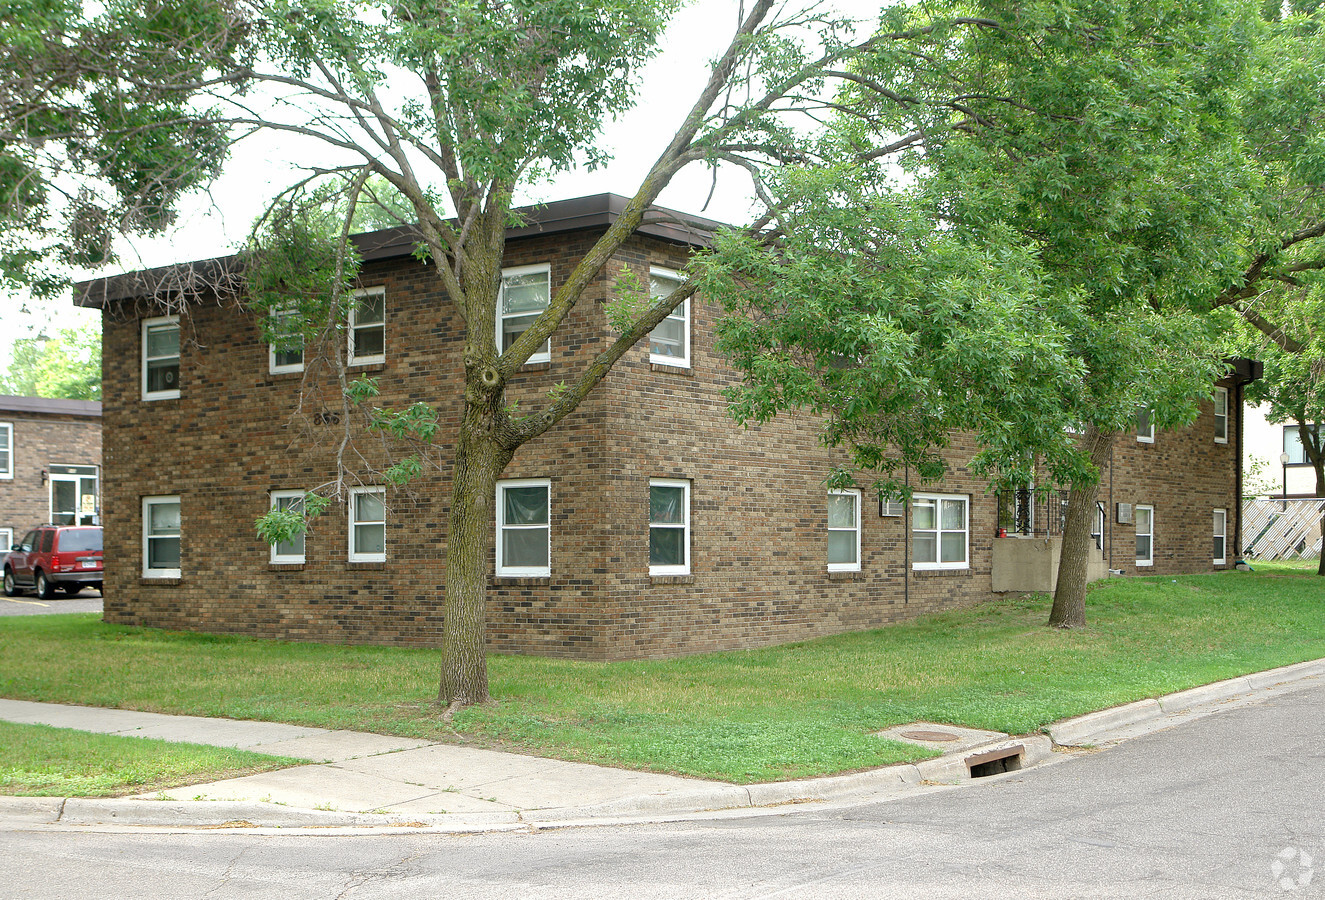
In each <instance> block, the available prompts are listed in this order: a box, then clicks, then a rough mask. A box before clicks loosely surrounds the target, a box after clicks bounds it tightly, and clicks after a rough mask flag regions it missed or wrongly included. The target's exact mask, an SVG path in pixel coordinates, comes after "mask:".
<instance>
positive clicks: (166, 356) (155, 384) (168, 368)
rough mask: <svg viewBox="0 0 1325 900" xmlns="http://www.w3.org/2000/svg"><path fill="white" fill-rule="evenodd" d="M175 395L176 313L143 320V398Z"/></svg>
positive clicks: (176, 378)
mask: <svg viewBox="0 0 1325 900" xmlns="http://www.w3.org/2000/svg"><path fill="white" fill-rule="evenodd" d="M178 396H179V316H158V317H157V318H154V319H143V399H144V400H173V399H174V398H176V397H178Z"/></svg>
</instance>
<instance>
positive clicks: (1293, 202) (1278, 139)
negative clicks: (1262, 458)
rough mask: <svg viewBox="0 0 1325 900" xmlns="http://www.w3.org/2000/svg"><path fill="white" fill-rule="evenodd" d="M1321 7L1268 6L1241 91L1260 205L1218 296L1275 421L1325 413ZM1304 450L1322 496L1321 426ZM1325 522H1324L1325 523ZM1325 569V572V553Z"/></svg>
mask: <svg viewBox="0 0 1325 900" xmlns="http://www.w3.org/2000/svg"><path fill="white" fill-rule="evenodd" d="M1319 7H1320V4H1319V3H1315V2H1307V3H1297V2H1295V3H1292V4H1291V5H1287V6H1284V5H1275V4H1267V6H1266V10H1265V13H1266V17H1267V19H1269V24H1268V27H1267V30H1266V33H1265V39H1264V41H1263V42H1262V44H1261V53H1259V54H1258V55H1257V57H1256V58H1255V62H1256V66H1255V69H1254V71H1253V77H1252V78H1250V79H1249V80H1248V88H1247V90H1246V91H1245V93H1244V95H1243V101H1242V102H1243V116H1244V121H1245V123H1246V125H1245V143H1246V147H1247V151H1248V154H1249V156H1250V158H1251V160H1252V161H1253V163H1254V166H1255V172H1256V175H1257V185H1256V187H1257V191H1256V195H1255V196H1256V198H1257V201H1258V202H1257V205H1256V208H1255V215H1254V216H1253V217H1252V219H1251V220H1250V222H1249V227H1248V229H1247V231H1248V238H1247V239H1246V240H1245V241H1244V242H1243V244H1242V246H1243V248H1244V255H1243V260H1242V264H1243V270H1242V273H1241V277H1240V278H1238V279H1237V280H1236V281H1235V282H1234V283H1233V284H1232V285H1230V286H1229V287H1228V288H1227V289H1226V290H1224V291H1223V292H1221V293H1220V295H1219V296H1218V297H1217V298H1216V300H1215V304H1214V305H1215V306H1216V307H1220V308H1223V309H1225V310H1231V311H1233V313H1235V314H1236V315H1237V316H1238V317H1239V318H1240V320H1241V323H1242V328H1241V330H1238V329H1237V328H1232V329H1231V330H1232V331H1234V332H1236V333H1237V334H1238V335H1239V339H1238V340H1237V341H1236V342H1235V343H1234V344H1233V347H1234V349H1236V350H1237V351H1238V352H1242V353H1246V354H1248V355H1251V356H1255V357H1258V358H1260V359H1261V360H1262V361H1263V362H1264V364H1265V373H1264V377H1263V378H1262V379H1261V380H1260V381H1258V382H1255V383H1253V384H1251V385H1249V386H1248V388H1247V397H1248V399H1250V400H1252V401H1253V402H1263V403H1268V404H1269V406H1270V413H1269V418H1270V419H1271V421H1275V422H1297V423H1299V425H1303V424H1310V423H1319V422H1321V421H1322V420H1325V333H1322V322H1323V321H1325V275H1323V274H1322V273H1325V85H1323V84H1322V81H1321V78H1320V72H1321V70H1322V67H1325V21H1322V14H1321V10H1320V8H1319ZM1300 433H1301V437H1302V439H1303V440H1302V445H1303V452H1304V454H1305V455H1306V458H1307V461H1308V462H1310V463H1311V464H1312V467H1313V469H1314V470H1315V473H1316V493H1317V494H1319V495H1322V496H1325V446H1323V445H1322V435H1321V434H1320V429H1311V428H1302V429H1301V430H1300ZM1322 524H1323V525H1325V522H1322ZM1318 571H1319V573H1320V574H1322V575H1325V554H1322V561H1321V564H1320V568H1319V570H1318Z"/></svg>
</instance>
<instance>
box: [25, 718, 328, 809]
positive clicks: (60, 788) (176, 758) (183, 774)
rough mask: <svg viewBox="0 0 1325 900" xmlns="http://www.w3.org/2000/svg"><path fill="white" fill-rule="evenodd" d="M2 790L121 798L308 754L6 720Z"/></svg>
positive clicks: (258, 769)
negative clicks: (285, 754)
mask: <svg viewBox="0 0 1325 900" xmlns="http://www.w3.org/2000/svg"><path fill="white" fill-rule="evenodd" d="M0 748H3V750H0V794H10V795H12V796H18V797H114V796H120V795H124V794H145V793H150V792H152V791H159V790H165V789H166V788H172V787H178V786H179V785H185V784H199V783H202V782H206V781H219V780H221V779H223V778H238V777H240V776H243V775H252V774H254V773H255V772H266V771H268V770H270V769H279V768H283V767H285V766H294V765H302V764H303V761H302V760H297V759H286V758H283V757H277V756H264V755H262V754H260V753H249V752H248V751H245V750H232V749H230V748H227V747H204V746H202V745H200V744H181V743H175V742H172V741H159V740H156V739H154V738H134V737H115V736H113V735H106V734H92V733H90V732H86V731H73V730H70V729H68V728H51V727H50V726H48V725H17V724H14V723H13V722H0Z"/></svg>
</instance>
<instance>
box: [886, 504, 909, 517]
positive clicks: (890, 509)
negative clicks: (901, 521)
mask: <svg viewBox="0 0 1325 900" xmlns="http://www.w3.org/2000/svg"><path fill="white" fill-rule="evenodd" d="M879 515H880V516H881V517H887V516H904V515H906V504H905V503H903V502H902V501H901V500H880V501H879Z"/></svg>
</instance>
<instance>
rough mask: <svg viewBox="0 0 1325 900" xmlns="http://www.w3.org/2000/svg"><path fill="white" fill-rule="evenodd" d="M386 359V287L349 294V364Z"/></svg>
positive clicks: (368, 363) (365, 363)
mask: <svg viewBox="0 0 1325 900" xmlns="http://www.w3.org/2000/svg"><path fill="white" fill-rule="evenodd" d="M381 362H386V288H382V287H372V288H363V289H361V290H357V291H354V292H353V293H352V294H350V365H352V366H366V365H372V364H373V363H381Z"/></svg>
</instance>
